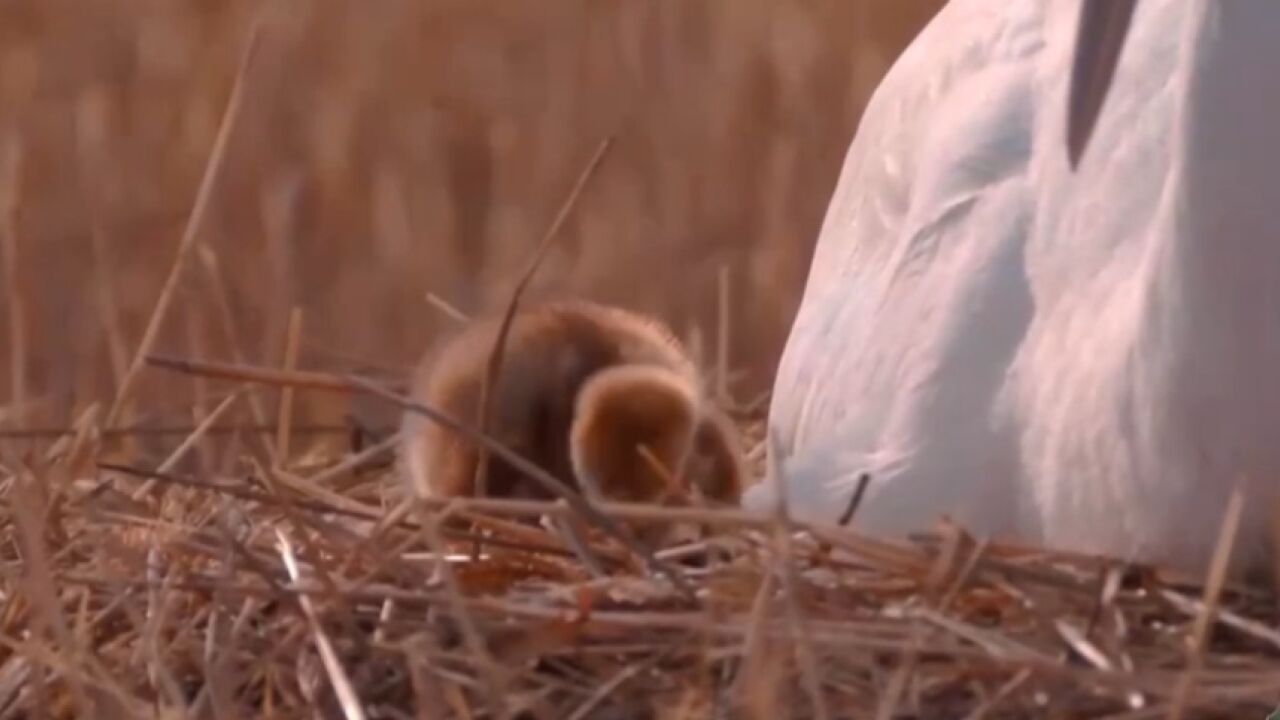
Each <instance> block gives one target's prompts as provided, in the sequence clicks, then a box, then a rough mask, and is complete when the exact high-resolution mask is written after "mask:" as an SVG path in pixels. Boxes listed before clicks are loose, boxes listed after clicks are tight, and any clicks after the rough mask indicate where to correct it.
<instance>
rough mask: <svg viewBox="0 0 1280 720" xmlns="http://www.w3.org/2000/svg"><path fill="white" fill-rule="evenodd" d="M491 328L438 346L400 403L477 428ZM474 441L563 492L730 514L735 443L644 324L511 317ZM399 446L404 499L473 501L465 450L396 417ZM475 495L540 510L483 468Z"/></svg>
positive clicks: (433, 430)
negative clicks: (708, 506)
mask: <svg viewBox="0 0 1280 720" xmlns="http://www.w3.org/2000/svg"><path fill="white" fill-rule="evenodd" d="M499 325H500V321H499V320H497V319H490V320H485V321H481V322H477V323H474V324H473V325H471V326H469V327H467V328H466V329H465V330H463V331H462V332H461V333H459V334H458V335H457V336H455V337H453V338H451V339H450V340H448V341H446V342H445V343H444V344H443V345H442V346H441V347H440V348H439V349H438V350H437V351H436V352H435V353H434V354H433V355H432V356H429V357H428V358H427V359H426V360H425V361H424V363H423V365H422V367H421V368H420V370H419V373H418V376H417V377H416V379H415V383H414V389H413V395H414V399H415V400H418V401H420V402H422V403H424V404H427V405H430V406H432V407H435V408H437V409H439V410H441V411H443V412H445V413H447V414H449V415H450V416H452V417H454V418H456V419H458V420H460V421H462V422H464V423H467V424H470V425H472V426H473V427H475V426H478V424H479V406H480V394H481V388H482V385H483V382H484V374H485V367H486V363H487V360H488V356H489V352H490V349H491V348H492V347H493V342H494V339H495V338H496V335H497V332H498V330H499ZM488 431H489V433H490V435H491V436H493V437H494V438H495V439H496V440H497V441H498V442H500V443H503V444H504V445H506V446H507V447H508V448H510V449H512V450H514V451H515V452H516V453H518V454H520V455H522V456H523V457H525V458H526V459H529V460H531V461H533V462H534V463H536V464H537V465H539V466H540V467H542V468H544V469H545V470H547V471H548V472H550V473H551V474H553V475H554V476H556V477H557V478H558V479H560V480H561V481H563V482H564V483H565V484H567V485H569V486H570V487H573V488H577V489H580V490H582V491H584V492H587V493H591V492H592V490H593V488H594V489H598V490H599V492H600V494H601V495H602V496H603V497H604V498H606V499H610V500H621V501H634V502H656V503H667V504H686V503H688V502H690V501H691V499H692V498H691V497H690V496H691V494H696V495H698V496H700V497H701V498H704V499H706V500H710V501H712V502H723V503H732V504H737V502H738V500H739V497H740V494H741V491H742V488H743V483H744V478H745V470H744V465H743V463H742V460H741V457H742V453H741V450H740V447H739V444H738V437H737V432H736V430H735V428H734V427H733V425H732V423H731V422H729V421H728V420H727V419H726V418H725V417H724V416H723V415H722V414H721V413H720V412H719V411H718V410H717V409H716V408H714V407H713V406H712V405H711V403H710V402H709V401H707V400H705V399H704V398H703V397H702V396H701V393H700V382H699V378H698V374H697V371H696V369H695V367H694V365H693V363H692V362H691V361H690V359H689V358H688V357H687V355H686V354H685V352H684V350H683V349H682V348H681V347H680V344H679V343H678V342H677V341H676V339H675V338H674V336H672V334H671V333H670V332H669V331H668V330H667V329H666V328H665V327H664V326H662V325H661V324H660V323H658V322H657V321H655V320H652V319H649V318H645V317H642V316H640V315H636V314H634V313H630V312H627V311H624V310H619V309H617V308H611V307H605V306H601V305H595V304H591V303H584V302H562V303H551V304H547V305H542V306H538V307H533V308H530V309H528V310H524V311H522V312H520V313H518V314H517V315H516V316H515V318H514V320H513V321H512V324H511V328H510V330H509V333H508V335H507V344H506V351H505V354H504V360H503V366H502V372H501V374H500V377H499V380H498V382H497V384H496V387H494V388H493V389H492V390H491V397H490V412H489V419H488ZM403 443H404V445H403V447H402V452H403V457H402V460H403V462H404V464H405V469H406V471H407V475H408V481H409V482H410V483H411V486H412V488H413V490H414V492H416V493H417V494H418V495H420V496H458V495H472V494H474V491H475V488H474V487H473V485H474V482H473V481H474V478H475V470H476V464H477V463H478V457H479V453H478V451H477V448H476V447H475V445H474V444H473V443H471V442H469V441H468V440H467V439H466V438H464V437H462V436H460V435H458V434H457V433H454V432H452V431H450V430H449V429H447V428H444V427H442V426H440V425H439V424H437V423H434V422H432V421H431V420H430V419H428V418H425V417H422V416H420V415H417V414H414V413H409V414H407V415H406V416H405V421H404V440H403ZM642 448H643V450H642ZM673 480H674V486H673ZM487 494H488V495H490V496H492V497H516V498H547V497H550V496H549V495H548V494H547V493H546V492H544V491H543V490H542V488H541V487H540V486H539V485H538V484H537V483H536V482H535V481H533V480H530V479H528V478H526V477H525V476H524V475H523V474H522V473H520V472H519V471H518V470H516V469H515V468H513V467H511V466H510V465H508V464H507V463H505V462H503V461H502V460H501V459H500V458H497V457H494V456H492V455H490V459H489V477H488V488H487Z"/></svg>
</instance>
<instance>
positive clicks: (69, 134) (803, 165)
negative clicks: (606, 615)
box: [0, 0, 938, 425]
mask: <svg viewBox="0 0 1280 720" xmlns="http://www.w3.org/2000/svg"><path fill="white" fill-rule="evenodd" d="M937 4H938V3H937V2H936V0H874V1H873V0H554V1H550V0H549V1H543V2H520V1H517V0H506V1H505V2H498V1H491V0H452V1H450V0H372V1H370V0H360V1H359V2H355V1H351V2H342V1H336V0H334V1H329V0H322V1H317V2H289V3H281V5H280V6H279V7H278V8H277V12H276V13H275V14H273V15H272V16H271V18H272V19H271V20H270V21H269V22H268V23H267V24H266V26H265V29H264V32H263V35H262V46H261V53H260V56H259V57H258V58H257V62H256V63H255V64H254V66H253V67H252V69H251V71H250V73H249V78H248V86H247V87H248V94H247V96H246V105H245V107H244V112H243V113H242V114H241V116H240V118H239V120H238V124H237V129H236V132H235V135H234V137H233V140H232V144H231V151H230V154H229V156H228V163H227V166H226V168H225V174H224V175H223V176H222V180H221V183H220V185H219V188H218V192H217V196H216V203H215V205H214V206H213V208H212V212H211V215H210V222H209V223H208V225H207V226H206V227H205V229H204V231H203V233H202V234H201V242H202V244H203V246H204V247H205V248H207V252H206V254H205V255H204V257H205V259H206V260H209V259H213V260H216V262H217V266H218V267H219V268H220V270H221V277H222V283H223V285H224V290H225V296H226V297H227V306H228V307H227V312H226V313H225V314H224V313H222V312H221V311H220V309H219V308H220V305H219V302H218V301H217V297H218V293H219V291H218V290H217V283H216V282H213V281H212V275H211V274H210V273H209V272H207V269H205V268H202V266H201V265H199V264H195V265H193V266H192V267H190V268H189V269H188V272H187V273H185V275H184V276H183V282H182V286H181V289H180V292H179V294H178V296H177V298H176V302H175V304H174V306H173V308H172V312H171V314H170V316H169V321H168V322H167V323H166V325H165V329H164V332H163V334H162V335H161V337H160V341H159V343H158V349H160V350H162V351H164V352H167V353H171V354H181V355H203V356H211V357H219V358H228V357H230V356H231V355H230V354H231V348H230V346H229V345H228V326H227V323H226V320H227V319H228V318H229V319H230V320H231V327H230V332H232V333H234V334H235V336H236V342H238V343H240V345H241V346H242V348H243V353H244V354H245V355H246V356H247V358H248V359H249V360H251V361H254V362H262V361H271V362H274V361H276V360H277V359H278V356H279V348H280V346H281V342H282V340H281V339H282V337H283V334H284V331H283V327H284V323H285V318H286V316H287V313H288V310H289V308H290V307H292V306H294V305H298V306H300V307H301V308H302V309H303V311H304V318H305V337H306V346H305V353H304V363H305V364H307V365H308V366H313V367H330V368H332V367H353V366H367V367H377V368H382V369H384V370H385V372H386V373H388V374H389V375H390V376H393V377H394V376H396V375H398V374H403V373H404V371H405V368H406V367H407V366H408V365H409V363H411V362H412V360H413V359H414V358H415V356H416V355H417V354H418V353H419V351H420V350H421V349H422V348H423V346H424V345H425V343H426V342H427V341H428V340H429V338H430V337H431V334H432V333H433V332H435V331H436V330H437V329H439V328H440V327H441V323H444V322H448V321H447V320H446V319H445V318H444V316H443V315H442V314H441V313H440V312H438V311H437V310H436V309H434V308H433V307H432V306H431V305H430V304H428V303H427V302H426V301H425V300H424V295H425V294H426V293H427V292H428V291H431V292H435V293H438V294H439V295H440V296H442V297H444V298H445V299H447V300H449V301H450V302H452V303H454V304H456V305H457V306H458V307H460V308H462V309H463V310H465V311H467V312H476V311H482V310H485V309H489V308H492V307H493V306H494V305H495V303H497V302H499V301H500V298H502V297H504V296H505V293H506V288H508V287H509V285H510V283H511V281H512V278H513V275H514V274H515V273H516V272H517V271H518V269H519V268H520V267H521V266H522V265H523V263H524V262H525V260H526V258H527V257H528V254H529V252H530V250H531V248H532V247H533V245H534V243H535V242H536V239H537V237H538V236H539V235H540V233H541V232H542V230H543V228H544V227H545V226H546V225H547V223H548V222H549V220H550V219H551V217H552V215H553V214H554V211H555V208H556V206H557V205H558V204H559V202H560V200H561V199H562V198H563V197H564V195H565V194H566V192H567V191H568V188H569V187H570V185H571V184H572V182H573V179H574V177H575V176H576V175H577V173H578V172H579V170H580V168H581V167H582V165H583V164H584V163H585V162H586V160H587V158H588V157H589V156H590V154H591V152H592V150H593V149H594V147H595V146H596V144H597V143H598V142H599V141H600V139H601V138H603V137H604V136H605V135H607V134H611V133H612V134H616V136H617V143H616V146H615V148H614V151H613V152H612V154H611V155H610V157H609V158H608V159H607V160H606V162H605V164H604V166H603V167H602V168H601V170H600V172H599V174H598V176H597V177H596V178H595V179H594V180H593V182H592V183H591V186H590V187H589V189H588V192H587V193H586V194H585V196H584V197H583V199H582V202H581V203H580V205H579V207H578V209H577V211H576V214H575V216H574V220H573V222H571V223H570V226H569V228H568V232H567V233H566V234H565V236H564V237H563V238H562V240H561V242H560V243H559V244H558V246H557V249H556V251H555V252H554V253H553V254H552V255H551V257H550V258H549V259H548V261H547V263H546V264H545V266H544V267H543V268H542V270H541V272H540V275H539V278H538V287H537V293H538V294H542V295H546V294H578V295H583V296H587V297H590V298H596V299H600V300H604V301H610V302H616V303H620V304H624V305H627V306H630V307H634V308H638V309H641V310H645V311H649V312H653V313H656V314H658V315H660V316H662V317H664V318H666V319H667V320H669V321H671V322H672V323H673V324H675V326H676V327H677V329H679V330H682V331H683V330H685V329H686V328H688V327H690V326H692V325H700V326H702V327H703V328H705V329H706V330H707V332H709V333H710V332H713V328H714V318H715V308H716V302H715V298H716V278H717V274H718V273H719V272H720V269H721V268H722V267H723V268H727V272H728V273H729V277H730V279H731V288H732V293H731V294H732V305H733V314H734V324H733V335H732V348H731V349H732V355H733V358H734V359H735V362H736V364H737V365H738V366H740V367H741V368H742V369H743V370H745V371H747V373H746V376H745V379H744V381H743V382H742V383H741V384H740V385H739V386H738V387H737V392H738V394H739V395H749V394H751V393H752V392H753V391H758V390H760V389H763V388H766V387H767V385H768V383H769V380H770V378H771V374H772V371H773V367H774V365H775V363H776V358H777V356H778V353H779V351H780V350H781V345H782V342H783V340H784V339H785V333H786V329H787V327H788V324H789V322H790V320H791V317H792V315H793V313H794V311H795V307H796V303H797V302H798V298H799V291H800V289H801V287H802V285H803V281H804V277H805V274H806V271H807V268H808V262H809V256H810V251H811V248H812V242H813V239H814V235H815V233H816V230H817V228H818V225H819V223H820V221H821V218H822V213H823V211H824V208H825V206H826V202H827V200H828V197H829V195H830V192H831V188H832V186H833V184H834V181H835V177H836V173H837V171H838V169H839V166H840V163H841V160H842V159H843V155H844V152H845V149H846V146H847V144H848V142H849V139H850V138H851V136H852V132H853V129H854V127H855V125H856V121H857V118H858V114H859V112H860V110H861V107H862V105H863V103H864V101H865V99H866V97H867V96H868V94H869V93H870V92H871V91H872V89H873V88H874V86H875V84H876V82H877V81H878V80H879V78H880V77H881V75H882V74H883V72H884V71H885V70H886V69H887V67H888V65H889V64H890V63H891V62H892V60H893V58H894V57H895V55H896V53H897V52H898V51H899V50H900V49H901V48H902V47H903V46H904V45H905V43H907V42H908V41H909V40H910V38H911V37H912V35H913V34H914V33H915V32H916V30H917V29H918V28H919V27H920V25H921V24H922V23H923V22H924V21H925V20H926V19H927V18H928V17H929V15H930V13H931V12H932V11H933V10H934V8H935V6H936V5H937ZM262 7H263V5H262V3H260V2H248V1H245V0H234V1H230V2H213V1H212V0H200V1H190V0H184V1H179V0H127V1H126V0H21V1H14V0H10V1H8V2H5V3H2V4H0V148H2V149H0V158H4V157H7V158H9V162H7V163H4V162H0V167H3V166H6V165H7V167H8V168H9V172H7V173H0V202H2V203H3V204H5V205H8V206H10V207H12V208H13V212H12V214H11V215H10V216H9V220H10V222H9V223H8V226H9V230H8V234H7V236H6V242H7V246H8V247H9V248H10V249H16V258H12V257H8V256H7V255H8V254H6V255H0V264H2V265H4V269H5V271H6V273H5V275H4V276H0V277H2V278H4V279H3V280H0V282H3V283H4V288H3V290H4V291H3V292H0V327H2V328H4V334H2V335H0V347H4V348H6V351H5V352H0V369H2V370H3V372H2V374H0V408H4V407H5V406H6V405H8V404H9V402H8V401H9V399H10V398H12V397H14V395H15V388H14V387H13V385H14V383H21V384H22V386H23V388H24V391H25V395H26V396H27V397H28V398H33V399H34V400H35V401H36V402H35V403H34V404H33V405H31V406H30V407H29V408H28V410H29V412H28V413H27V414H26V420H25V422H26V423H27V424H30V425H39V424H49V423H55V424H56V423H60V422H66V419H67V417H68V415H69V413H70V412H72V410H73V408H75V407H78V406H82V405H84V403H86V402H87V401H90V400H93V399H96V398H103V397H110V395H111V394H112V392H113V391H114V387H115V383H116V382H117V381H118V377H119V373H120V370H121V366H122V365H123V363H124V361H125V359H126V357H127V355H128V354H129V353H130V352H131V351H132V348H133V347H134V346H135V345H136V344H137V342H138V339H139V336H140V335H141V331H142V328H143V326H144V324H145V322H146V318H147V316H148V314H149V312H150V309H151V307H152V305H153V304H154V302H155V299H156V296H157V294H158V292H159V288H160V285H161V283H162V282H163V278H164V276H165V274H166V272H167V270H168V267H169V265H170V263H171V261H172V259H173V255H174V251H175V249H176V247H177V244H178V238H179V235H180V233H181V228H182V225H183V222H184V220H185V217H186V214H187V212H188V211H189V209H190V207H191V203H192V198H193V195H194V192H195V186H196V183H197V182H198V180H199V176H200V173H201V171H202V169H203V167H204V164H205V162H206V159H207V157H208V154H209V149H210V147H211V145H212V141H213V137H214V134H215V132H216V129H217V125H218V120H219V116H220V114H221V112H222V109H223V107H224V105H225V103H226V100H227V96H228V93H229V90H230V86H231V81H232V77H233V76H234V73H235V67H236V64H237V60H238V56H239V54H240V53H241V51H242V49H243V47H244V45H245V40H246V37H247V29H248V27H249V25H250V22H251V19H252V18H253V17H254V16H255V15H256V14H257V13H258V11H259V10H260V9H261V8H262ZM6 174H7V176H8V177H7V179H5V178H4V177H2V176H3V175H6ZM15 302H16V304H18V305H19V306H20V307H19V308H18V314H19V315H20V320H21V326H22V328H23V329H24V332H23V333H21V334H20V335H21V336H22V337H17V336H16V335H15V334H14V332H13V328H12V327H11V323H10V318H11V317H12V316H13V312H14V308H13V307H12V306H13V305H14V304H15ZM15 337H17V339H18V340H20V342H21V346H20V347H18V348H16V349H15V348H14V347H13V340H14V339H15ZM15 363H17V364H18V365H19V366H22V365H25V368H23V367H20V368H19V371H18V372H15V370H14V367H13V366H14V364H15ZM189 386H190V383H187V382H185V381H183V382H175V381H174V380H173V379H172V378H169V377H167V376H161V375H159V374H155V373H151V374H148V375H147V376H145V377H144V378H143V381H142V383H141V384H140V387H139V391H140V396H139V407H142V408H144V409H145V410H146V411H147V412H146V414H145V415H144V416H142V417H140V419H154V418H156V417H159V416H164V417H167V418H172V417H178V418H179V419H181V418H183V416H184V415H185V416H186V419H188V420H189V419H190V415H189V410H186V409H184V403H186V402H189V400H188V398H187V396H186V394H185V391H184V390H182V388H187V387H189ZM12 409H13V408H12V407H10V408H9V411H10V412H8V413H6V414H7V415H8V416H9V419H10V421H11V422H14V418H13V413H12V412H11V411H12ZM0 413H5V411H4V410H2V409H0ZM175 413H176V415H175ZM3 419H4V417H3V415H0V421H3Z"/></svg>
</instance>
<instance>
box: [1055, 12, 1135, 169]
mask: <svg viewBox="0 0 1280 720" xmlns="http://www.w3.org/2000/svg"><path fill="white" fill-rule="evenodd" d="M1136 5H1137V0H1082V1H1081V6H1080V24H1079V25H1078V26H1077V28H1076V44H1075V54H1074V57H1073V59H1072V64H1071V85H1070V90H1069V91H1068V92H1069V95H1068V97H1067V160H1068V161H1069V162H1070V164H1071V169H1072V170H1075V169H1076V166H1077V165H1079V164H1080V158H1081V157H1082V156H1083V155H1084V151H1085V148H1086V147H1087V146H1088V144H1089V138H1090V136H1092V135H1093V128H1094V126H1095V125H1096V124H1097V122H1098V116H1099V114H1101V112H1102V103H1103V102H1104V101H1105V100H1106V99H1107V91H1108V90H1110V89H1111V79H1112V77H1114V75H1115V70H1116V63H1117V62H1118V61H1119V60H1120V51H1121V50H1123V49H1124V41H1125V37H1126V36H1127V35H1128V34H1129V21H1130V20H1131V19H1132V18H1133V10H1134V7H1135V6H1136Z"/></svg>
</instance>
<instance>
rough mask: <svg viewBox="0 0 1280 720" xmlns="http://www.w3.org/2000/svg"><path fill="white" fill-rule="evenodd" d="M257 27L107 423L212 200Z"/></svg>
mask: <svg viewBox="0 0 1280 720" xmlns="http://www.w3.org/2000/svg"><path fill="white" fill-rule="evenodd" d="M260 30H261V25H260V24H259V23H255V24H254V25H253V27H252V28H251V29H250V31H249V40H248V43H247V45H246V46H245V50H244V55H243V56H242V59H241V61H240V67H239V68H238V69H237V71H236V75H235V80H234V82H233V84H232V86H231V97H230V98H229V99H228V100H227V106H226V109H225V110H224V111H223V114H222V121H221V123H220V124H219V127H218V134H217V136H216V138H215V139H214V142H213V148H212V149H211V150H210V152H209V162H208V164H207V165H206V166H205V172H204V176H203V177H201V179H200V187H199V188H198V189H197V190H196V197H195V202H194V203H193V204H192V206H191V214H190V215H189V216H188V217H187V224H186V228H185V229H184V230H183V232H182V238H181V239H180V240H179V241H178V251H177V254H176V256H175V257H174V260H173V265H172V266H170V268H169V274H168V276H167V277H166V278H165V282H164V286H163V287H162V288H161V290H160V296H159V297H158V298H157V299H156V304H155V306H154V307H153V308H152V311H151V318H150V320H148V321H147V326H146V329H145V330H144V331H143V333H142V339H141V340H140V341H139V342H138V349H137V351H136V352H135V353H134V356H133V360H132V361H131V362H130V363H129V369H128V371H126V373H125V376H124V380H122V381H121V383H120V387H119V388H117V390H116V395H115V400H114V401H113V402H112V403H111V408H110V409H109V410H108V411H107V417H106V419H105V420H104V422H103V424H104V425H106V426H107V427H112V426H113V425H115V423H116V420H117V419H118V416H119V414H120V411H121V409H122V407H123V405H124V403H125V402H126V401H127V400H128V398H129V394H130V393H131V392H132V391H133V385H134V383H135V382H137V378H138V374H139V373H140V372H141V370H142V367H143V364H144V361H145V360H146V357H147V355H148V354H149V353H150V352H151V349H152V347H153V346H154V345H155V342H156V339H157V338H158V337H159V335H160V327H161V326H162V325H163V324H164V320H165V317H166V315H167V314H168V310H169V304H170V303H171V302H172V299H173V295H174V293H175V291H176V290H177V288H178V281H179V280H180V279H181V278H182V273H183V271H184V270H185V269H186V265H187V260H188V258H189V257H190V255H191V253H192V251H193V250H195V248H196V240H197V238H198V237H199V233H200V230H201V229H202V227H203V225H204V218H205V215H206V213H207V212H208V209H209V206H210V204H211V203H212V200H213V191H214V189H215V187H216V185H217V179H218V175H219V173H220V171H221V170H222V165H223V162H224V160H225V158H226V154H227V147H228V145H229V144H230V141H231V131H232V129H233V128H234V126H235V119H236V117H237V116H238V115H239V114H240V104H241V103H242V102H243V98H244V92H245V83H246V80H247V78H248V74H249V68H250V67H251V66H252V63H253V58H254V55H255V54H256V52H257V48H258V36H259V32H260Z"/></svg>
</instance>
